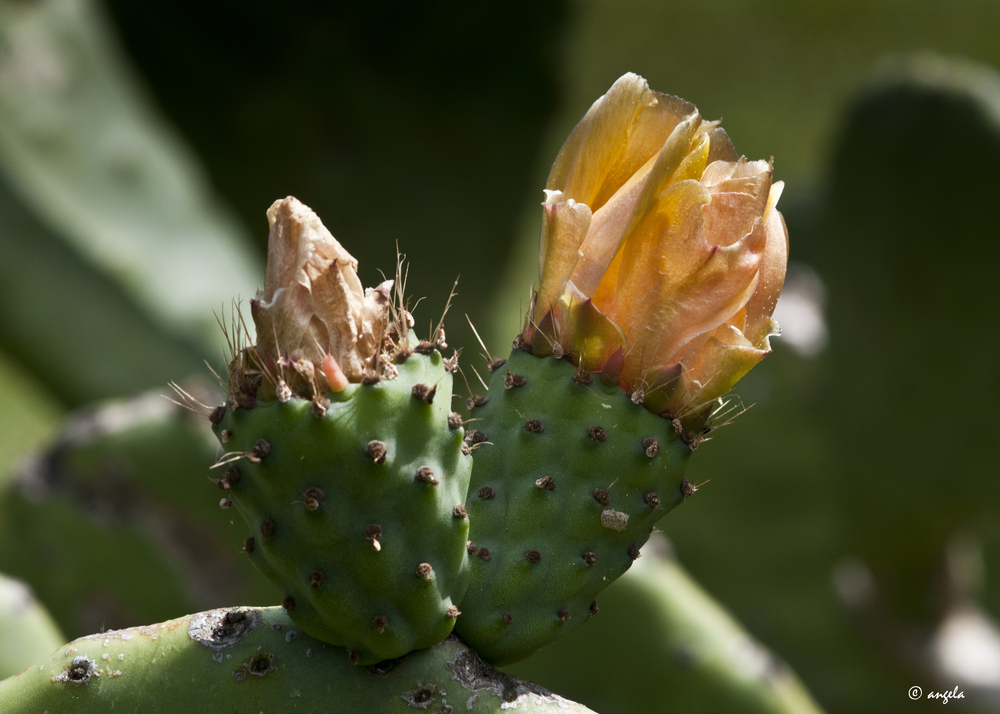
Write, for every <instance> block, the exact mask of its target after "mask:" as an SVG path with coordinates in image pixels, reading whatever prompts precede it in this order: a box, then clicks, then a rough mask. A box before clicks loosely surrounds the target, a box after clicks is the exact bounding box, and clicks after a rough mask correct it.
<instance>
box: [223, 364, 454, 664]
mask: <svg viewBox="0 0 1000 714" xmlns="http://www.w3.org/2000/svg"><path fill="white" fill-rule="evenodd" d="M398 368H399V376H398V377H397V378H396V379H391V380H390V379H383V380H381V381H378V382H376V383H374V384H352V385H350V386H348V388H347V389H346V390H345V391H344V392H341V393H339V394H329V395H328V397H329V398H330V400H331V401H332V403H331V404H330V405H329V407H328V408H327V407H326V406H325V404H324V405H321V406H319V407H317V403H316V402H315V401H313V402H309V401H304V400H301V399H296V398H293V399H290V400H289V401H287V402H285V403H281V402H258V403H257V404H256V406H254V407H253V408H252V409H237V410H236V411H235V412H232V411H228V412H226V414H225V415H224V416H222V418H221V419H220V420H218V423H217V424H216V425H215V431H216V434H217V435H218V436H219V438H220V440H221V441H222V442H223V444H224V446H225V449H226V450H227V452H228V453H227V455H226V456H225V457H224V458H223V461H224V462H225V461H231V463H228V465H226V464H223V465H222V466H221V468H220V469H219V471H220V474H219V475H220V476H221V477H223V480H222V482H221V483H220V486H222V487H223V488H224V490H226V492H227V494H228V495H227V498H229V499H231V500H232V503H234V504H235V505H236V507H237V508H238V509H239V510H240V512H241V513H242V515H243V517H244V518H245V519H246V521H247V523H248V524H249V525H250V528H251V535H250V537H249V538H248V539H247V541H246V545H245V548H244V549H245V550H246V552H247V554H248V555H249V557H250V559H251V561H252V562H253V564H254V565H255V566H256V567H257V568H258V569H259V570H260V571H261V572H262V573H264V574H265V575H266V576H267V577H268V578H269V579H270V580H271V582H273V583H274V584H275V585H277V586H278V587H279V588H281V590H282V591H283V592H284V593H285V600H284V605H285V607H286V609H287V610H288V612H289V615H290V616H291V617H292V619H293V620H295V622H296V623H297V624H298V625H299V626H300V627H302V629H303V630H305V631H306V632H307V633H309V634H310V635H312V636H314V637H316V638H318V639H321V640H324V641H326V642H330V643H333V644H337V645H341V646H344V647H346V648H347V649H348V650H349V652H350V653H351V654H350V656H351V660H352V661H353V662H355V663H360V664H371V663H374V662H378V661H380V660H383V659H387V658H390V657H399V656H402V655H404V654H406V653H407V652H410V651H412V650H415V649H419V648H423V647H429V646H431V645H433V644H435V643H436V642H440V641H441V640H442V639H444V638H445V637H446V636H447V635H448V633H449V632H451V629H452V627H453V625H454V622H455V617H456V616H457V614H458V609H457V607H456V605H457V604H458V601H459V599H460V598H461V596H462V595H463V594H464V592H465V587H466V584H467V581H468V577H467V576H468V562H467V557H466V551H465V544H466V541H467V538H468V530H469V521H468V519H467V517H466V514H465V509H464V506H463V503H464V501H465V496H466V492H467V489H468V484H469V477H470V471H471V468H472V460H471V458H469V456H468V455H466V454H463V449H462V444H463V441H462V440H463V436H464V430H463V429H462V426H461V423H460V421H458V420H456V419H455V418H454V417H452V418H449V417H450V416H451V415H450V414H449V403H450V400H451V389H452V376H451V374H450V373H449V372H448V371H447V370H446V369H445V367H444V361H443V359H442V357H441V355H440V353H438V352H437V351H431V352H430V353H429V354H427V355H422V354H413V355H411V356H410V357H409V358H408V359H406V360H405V362H403V364H400V365H399V367H398ZM324 410H325V411H324ZM317 414H319V416H317Z"/></svg>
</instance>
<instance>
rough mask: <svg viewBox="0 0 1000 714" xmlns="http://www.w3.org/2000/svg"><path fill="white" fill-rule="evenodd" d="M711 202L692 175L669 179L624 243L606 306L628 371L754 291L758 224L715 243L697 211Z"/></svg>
mask: <svg viewBox="0 0 1000 714" xmlns="http://www.w3.org/2000/svg"><path fill="white" fill-rule="evenodd" d="M709 201H710V196H709V195H708V191H707V189H706V188H705V187H704V186H702V185H701V184H699V183H697V182H695V181H684V182H681V183H678V184H674V185H673V186H671V187H670V188H669V189H667V190H666V191H664V192H663V194H662V195H661V196H660V197H659V198H658V199H657V204H656V206H655V207H654V208H653V209H651V210H650V211H649V212H648V214H647V217H646V221H647V223H646V224H644V225H643V226H641V227H640V228H639V229H637V230H636V232H635V236H636V237H635V239H634V240H632V238H631V237H630V239H629V241H628V242H627V243H626V245H625V247H624V250H623V260H622V265H621V270H620V274H619V278H618V281H617V290H616V294H615V303H614V308H613V309H611V310H609V311H607V312H608V314H609V316H610V317H611V318H612V319H614V320H615V321H617V322H618V323H619V324H620V325H622V327H623V328H624V330H625V334H626V335H627V337H628V340H629V345H630V349H631V350H632V352H631V353H630V355H629V357H630V360H631V364H630V365H627V367H626V374H627V375H628V376H629V377H631V378H635V376H636V375H637V374H639V373H640V372H642V371H643V370H644V367H647V366H648V365H650V364H662V363H664V362H663V360H664V358H666V357H668V356H670V355H672V354H673V353H674V352H676V351H677V349H678V348H679V347H680V346H681V345H683V344H685V343H686V342H689V341H690V340H691V339H693V338H694V337H695V336H696V335H698V334H700V333H703V332H707V331H709V330H712V329H714V328H715V327H716V326H718V325H720V324H722V323H723V322H725V321H726V320H728V319H729V318H730V317H731V316H732V315H734V314H735V313H736V312H738V311H739V310H740V309H741V308H742V307H743V305H744V304H745V303H746V301H747V300H748V299H749V297H750V295H751V294H752V291H753V289H754V285H755V282H756V278H757V270H758V267H759V265H760V260H761V256H762V253H763V249H764V244H765V238H766V233H765V231H764V227H763V226H762V225H759V226H758V227H757V228H756V229H755V230H754V231H752V232H751V233H750V235H748V236H745V237H744V238H742V239H740V240H739V241H737V242H736V243H733V244H732V245H730V246H713V245H711V244H709V243H708V242H707V241H706V239H705V233H704V223H703V218H702V209H703V208H704V207H705V206H706V205H708V202H709ZM598 307H602V304H601V303H600V302H598Z"/></svg>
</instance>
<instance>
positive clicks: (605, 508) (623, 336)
mask: <svg viewBox="0 0 1000 714" xmlns="http://www.w3.org/2000/svg"><path fill="white" fill-rule="evenodd" d="M780 193H781V184H780V183H778V184H774V185H773V186H772V172H771V166H770V164H769V163H768V162H765V161H747V160H746V159H743V158H739V157H738V155H737V154H736V152H735V150H734V149H733V145H732V142H730V140H729V138H728V136H726V134H725V132H724V131H722V129H721V128H720V127H719V126H718V122H703V121H702V119H701V117H700V116H699V115H698V112H697V110H696V109H695V107H694V106H693V105H691V104H689V103H687V102H685V101H683V100H681V99H678V98H676V97H670V96H667V95H663V94H659V93H656V92H653V91H651V90H650V89H649V87H648V85H647V84H646V82H645V80H643V79H642V78H640V77H637V76H636V75H632V74H629V75H625V76H624V77H622V78H621V79H619V80H618V81H617V82H616V83H615V84H614V86H612V87H611V89H610V90H609V91H608V93H607V94H606V95H605V96H604V97H602V98H601V99H599V100H598V101H597V102H596V103H595V104H594V105H593V107H591V109H590V111H589V112H588V113H587V115H586V116H585V117H584V118H583V120H582V121H581V122H580V123H579V124H578V125H577V127H576V128H575V129H574V130H573V132H572V133H571V134H570V136H569V138H568V139H567V140H566V142H565V143H564V144H563V147H562V149H561V150H560V152H559V155H558V156H557V157H556V161H555V163H554V165H553V167H552V171H551V172H550V174H549V179H548V182H547V185H546V191H545V194H546V199H545V203H544V204H543V209H544V213H543V223H542V233H541V270H540V276H541V277H540V282H539V288H538V291H537V292H536V293H534V296H533V300H532V305H531V309H530V311H529V314H528V316H527V320H526V323H525V326H524V329H523V330H522V332H521V333H520V334H519V335H518V337H517V339H516V340H515V343H514V345H515V350H514V353H513V354H512V355H511V357H510V359H509V361H507V362H506V364H505V365H502V366H501V364H500V363H496V362H494V363H492V364H491V371H492V372H493V374H492V377H491V383H490V385H489V391H488V395H487V398H486V400H485V401H484V400H477V399H473V400H472V401H471V404H470V406H472V407H473V408H474V416H475V417H477V418H480V419H481V421H480V422H478V423H477V429H478V430H479V433H475V432H470V435H471V440H472V441H473V442H478V445H479V448H477V450H476V457H475V458H476V464H475V469H474V473H473V483H472V485H471V492H470V500H469V502H468V505H467V509H468V511H469V514H470V518H471V540H472V544H470V546H469V550H470V553H472V552H473V547H475V551H474V552H475V554H476V555H477V556H478V558H476V559H475V560H474V563H473V570H472V582H471V584H470V589H469V594H468V596H467V597H466V599H465V600H464V601H463V602H462V610H463V613H464V614H463V616H462V619H461V621H460V622H459V624H458V626H457V631H458V633H459V634H460V636H462V637H463V638H464V639H465V640H466V641H467V642H468V643H469V644H471V645H472V646H473V647H475V648H476V649H477V650H478V651H479V652H480V653H481V654H482V655H483V656H484V657H486V658H487V659H488V660H490V661H492V662H494V663H497V664H504V663H510V662H515V661H517V660H519V659H522V658H524V657H526V656H527V655H529V654H531V653H532V652H533V651H534V650H535V649H537V648H538V647H540V646H542V645H544V644H545V643H547V642H549V641H551V640H553V639H554V638H556V637H558V636H560V635H561V634H564V633H566V632H568V631H570V630H571V629H572V628H573V627H574V626H576V625H577V624H579V623H580V622H582V621H583V620H585V619H587V618H588V617H589V616H590V614H591V613H594V612H596V611H597V604H596V601H595V600H593V597H594V595H596V594H597V593H598V592H599V591H600V590H601V589H602V588H604V587H605V586H606V585H608V584H610V582H611V581H612V580H614V579H615V578H616V577H618V576H619V575H621V574H622V573H623V572H625V570H626V569H627V568H628V567H629V565H630V564H631V563H632V561H634V560H635V559H636V558H638V556H639V548H640V547H641V546H642V544H643V543H644V542H645V540H646V539H647V538H648V534H649V531H650V529H651V527H652V526H653V524H654V523H655V522H656V520H657V519H658V518H659V517H660V516H662V515H663V514H665V513H666V512H667V510H669V509H670V508H671V507H673V506H674V505H676V504H677V503H678V502H679V501H681V500H683V498H684V497H685V496H688V495H690V494H691V493H692V492H693V491H694V487H693V486H692V485H691V484H690V483H688V482H687V481H686V480H685V479H684V476H683V468H684V463H685V461H686V458H687V457H688V455H689V452H690V451H691V450H693V449H694V448H696V447H697V446H698V445H699V444H700V443H701V442H702V441H704V440H705V438H706V437H707V435H708V434H709V433H710V432H711V430H712V429H714V428H715V427H717V426H718V422H719V413H720V404H721V400H720V398H721V397H722V395H724V394H725V393H726V392H728V391H729V390H730V389H731V388H732V386H733V385H734V384H735V383H736V381H737V380H738V379H739V378H740V377H742V376H743V375H744V374H745V373H746V372H747V371H748V370H749V369H750V368H751V367H752V366H753V365H754V364H756V363H757V362H758V361H760V360H761V359H762V358H763V357H764V356H765V355H766V354H767V353H768V351H769V349H770V345H769V342H768V338H769V337H770V335H772V334H774V333H775V332H776V331H777V324H776V323H775V322H774V321H773V320H772V319H771V313H772V311H773V310H774V306H775V303H776V302H777V298H778V294H779V293H780V290H781V286H782V283H783V282H784V272H785V263H786V260H787V251H788V237H787V233H786V232H785V228H784V223H783V222H782V219H781V215H780V214H779V213H778V211H777V210H776V209H775V205H776V203H777V200H778V197H779V195H780ZM517 348H520V349H517ZM528 353H530V354H528ZM598 375H599V379H596V378H595V377H597V376H598ZM480 404H482V406H481V407H480V406H479V405H480Z"/></svg>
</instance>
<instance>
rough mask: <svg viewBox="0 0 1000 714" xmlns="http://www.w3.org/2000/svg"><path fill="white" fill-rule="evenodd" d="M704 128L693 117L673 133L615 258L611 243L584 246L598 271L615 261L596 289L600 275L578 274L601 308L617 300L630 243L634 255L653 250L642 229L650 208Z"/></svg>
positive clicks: (645, 183) (650, 174)
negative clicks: (603, 264) (644, 249)
mask: <svg viewBox="0 0 1000 714" xmlns="http://www.w3.org/2000/svg"><path fill="white" fill-rule="evenodd" d="M700 124H701V117H699V116H697V115H695V116H691V117H688V118H687V119H685V120H684V121H682V122H681V123H679V124H678V125H677V126H676V127H675V128H674V130H673V131H672V132H671V133H670V136H669V138H668V139H667V141H666V142H665V143H664V145H663V149H662V150H661V151H660V153H659V154H658V155H657V156H656V160H655V161H654V162H653V165H652V166H651V167H650V169H649V172H648V173H647V174H646V175H645V176H644V177H643V179H642V181H641V190H639V192H638V194H636V195H635V196H634V200H635V203H634V206H633V207H632V209H631V214H630V215H629V216H628V220H627V222H625V223H624V225H623V226H622V225H619V226H618V228H619V229H620V230H621V231H622V232H621V238H620V239H619V242H618V245H617V250H616V252H615V253H614V255H613V257H611V256H610V255H608V252H607V249H608V248H609V247H610V241H609V242H608V243H607V244H605V245H602V246H600V248H601V249H600V250H597V246H594V245H592V244H591V243H590V242H589V241H587V242H585V243H584V246H583V252H584V255H585V256H588V258H589V256H590V255H591V253H593V254H595V255H597V256H600V260H596V259H595V267H596V265H600V264H601V262H603V261H604V260H606V259H607V258H609V257H610V258H611V261H610V263H608V264H607V268H606V270H605V271H604V274H603V275H602V276H600V277H599V282H598V283H597V284H596V285H595V284H594V282H593V280H592V278H594V277H596V276H597V275H598V274H597V272H596V271H593V272H588V273H587V274H585V275H583V276H578V275H576V274H574V279H577V278H578V277H585V278H587V280H586V281H581V282H582V284H581V283H577V285H578V287H579V288H580V289H581V290H583V291H584V293H586V294H588V295H593V296H594V300H595V301H597V304H598V305H602V306H611V305H612V303H613V301H614V300H615V298H613V297H612V296H613V295H614V294H615V292H616V290H617V288H616V286H617V282H618V279H619V272H620V266H621V265H622V260H623V255H622V254H623V252H624V251H627V250H629V249H628V248H627V246H628V245H629V244H630V243H631V244H632V245H633V248H632V249H631V252H632V253H635V251H636V248H635V246H636V245H638V244H642V245H646V247H647V248H648V247H649V245H648V243H649V242H648V240H646V239H647V238H649V234H648V233H645V234H644V233H642V230H643V229H641V228H640V225H641V224H642V222H643V221H644V220H645V219H646V216H647V215H648V214H649V207H650V206H651V205H652V204H653V203H654V202H655V201H656V198H657V196H658V195H659V194H660V193H662V192H663V190H664V189H665V188H666V187H667V186H669V185H670V184H671V182H672V180H673V177H674V176H675V175H676V173H677V171H678V170H679V169H680V167H681V166H682V164H683V163H684V160H685V159H686V157H687V156H688V153H689V151H690V149H691V144H692V142H693V141H694V138H695V135H696V133H697V131H698V128H699V126H700ZM629 198H630V200H631V198H632V196H631V195H630V196H629ZM601 218H603V216H601ZM622 218H624V216H622ZM581 262H582V261H581ZM587 265H589V263H587Z"/></svg>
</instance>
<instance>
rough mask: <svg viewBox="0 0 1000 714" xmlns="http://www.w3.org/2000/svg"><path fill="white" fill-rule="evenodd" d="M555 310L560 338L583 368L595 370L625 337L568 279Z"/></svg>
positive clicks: (616, 348) (564, 346) (618, 346)
mask: <svg viewBox="0 0 1000 714" xmlns="http://www.w3.org/2000/svg"><path fill="white" fill-rule="evenodd" d="M559 311H560V312H561V313H562V315H563V316H564V319H563V320H562V321H561V328H562V329H561V332H560V333H559V334H561V335H562V338H561V339H562V340H563V341H564V342H563V344H562V346H563V348H564V349H565V350H566V352H568V353H570V354H572V355H573V356H574V357H576V358H577V360H578V364H580V365H581V366H582V368H583V369H584V370H586V371H588V372H594V371H597V370H599V369H600V368H601V366H602V365H603V364H604V363H605V362H606V361H607V360H608V357H609V356H610V355H611V354H612V353H614V352H615V351H617V350H619V349H621V347H622V345H623V344H624V341H625V337H624V335H623V334H622V331H621V329H620V328H619V327H618V325H616V324H615V323H614V322H613V321H612V320H611V319H609V318H608V317H607V315H605V314H604V313H602V312H601V311H600V310H599V309H598V308H597V306H596V305H594V303H593V301H592V300H591V299H590V298H588V297H587V296H586V295H584V294H583V293H581V292H580V291H579V290H578V289H577V288H576V286H575V285H573V283H572V282H569V283H567V285H566V290H565V291H564V292H563V294H562V296H561V297H560V300H559Z"/></svg>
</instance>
